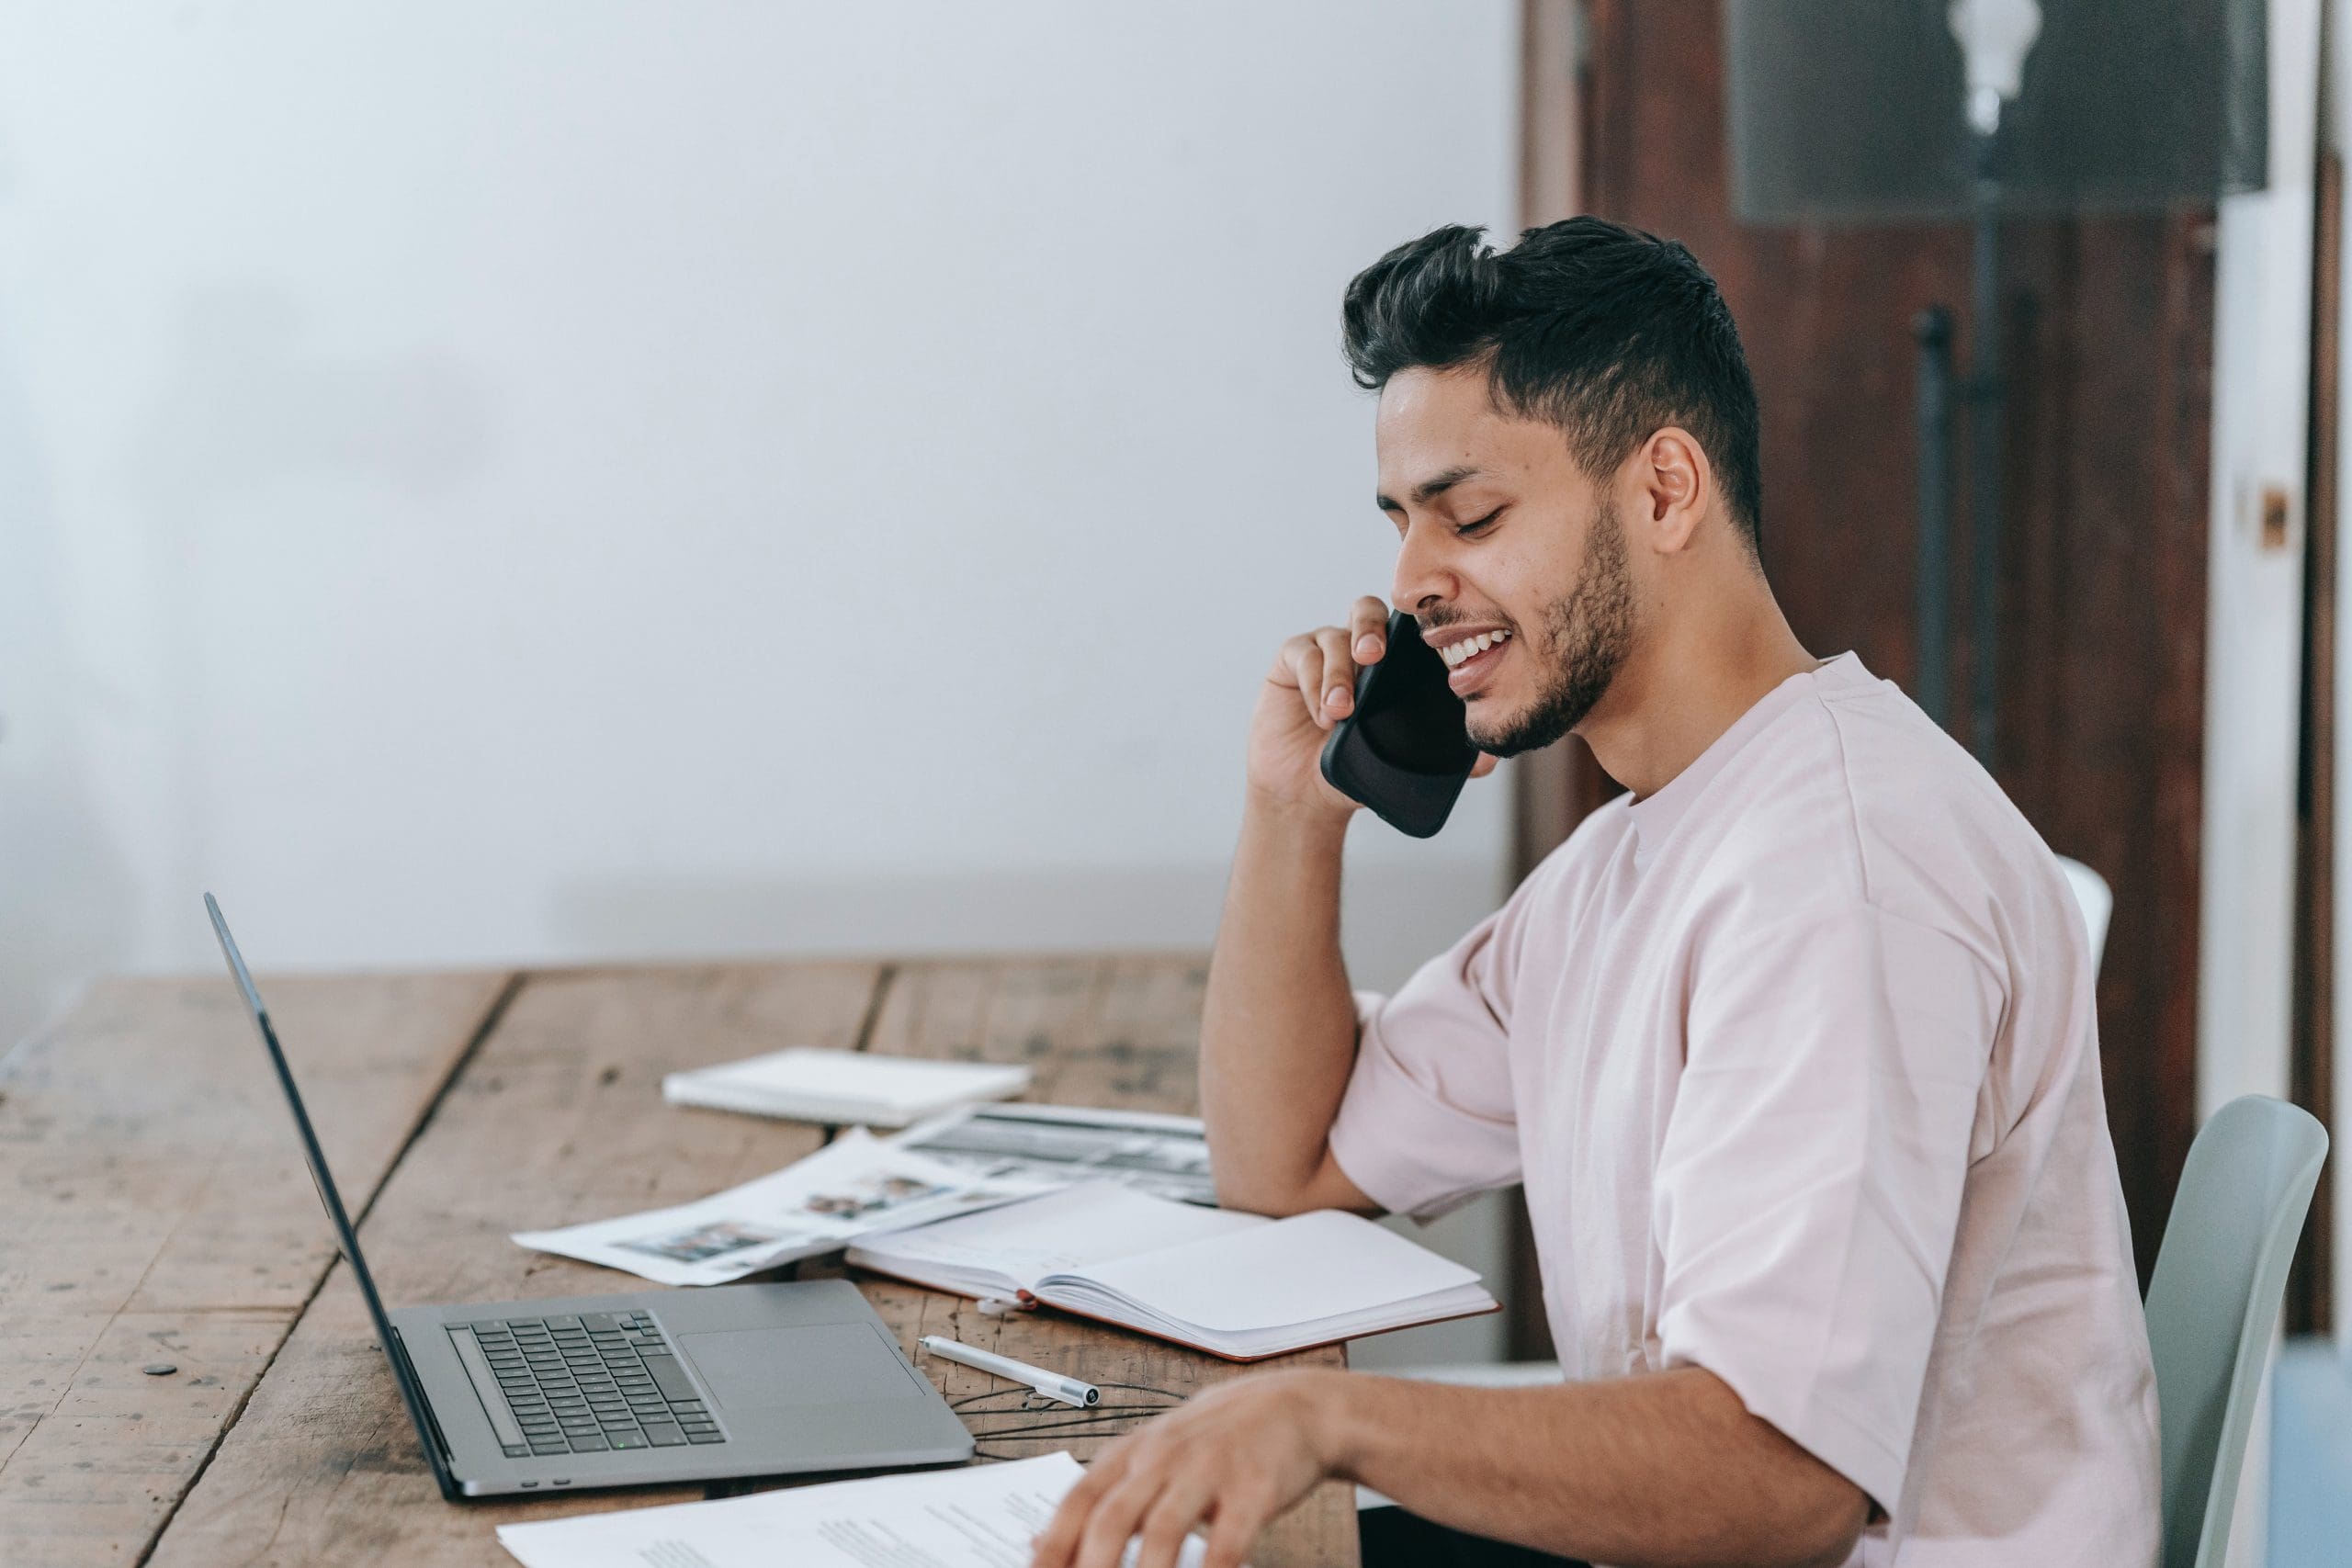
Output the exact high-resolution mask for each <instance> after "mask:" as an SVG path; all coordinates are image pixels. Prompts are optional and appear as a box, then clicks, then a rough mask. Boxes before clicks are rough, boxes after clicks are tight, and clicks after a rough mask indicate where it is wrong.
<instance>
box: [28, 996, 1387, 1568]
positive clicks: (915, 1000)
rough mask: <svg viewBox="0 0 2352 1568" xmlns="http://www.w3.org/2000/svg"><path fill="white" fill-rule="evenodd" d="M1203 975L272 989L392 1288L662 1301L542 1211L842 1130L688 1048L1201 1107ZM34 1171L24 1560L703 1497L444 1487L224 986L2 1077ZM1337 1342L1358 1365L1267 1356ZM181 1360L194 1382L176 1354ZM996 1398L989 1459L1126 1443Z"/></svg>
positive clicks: (1040, 1351) (809, 1143)
mask: <svg viewBox="0 0 2352 1568" xmlns="http://www.w3.org/2000/svg"><path fill="white" fill-rule="evenodd" d="M1203 977H1204V961H1203V960H1202V959H1201V958H1199V957H1198V956H1197V955H1191V954H1182V955H1173V956H1138V957H1073V958H1034V959H1033V958H1018V959H982V960H941V961H924V962H917V963H906V964H887V963H863V962H828V963H814V962H809V963H782V964H724V965H704V966H695V967H662V968H628V969H582V970H541V971H530V972H524V973H478V974H434V975H386V976H351V977H309V978H303V977H295V978H283V979H270V978H266V977H265V978H264V980H263V981H262V983H261V984H262V990H263V994H264V995H265V997H266V998H267V999H268V1002H269V1004H270V1010H271V1013H272V1016H273V1017H274V1018H275V1020H276V1021H277V1026H278V1031H279V1033H280V1035H281V1037H282V1038H283V1039H284V1041H285V1043H286V1045H287V1050H288V1055H289V1057H290V1059H291V1060H292V1063H293V1066H294V1070H295V1073H296V1075H297V1077H298V1078H299V1080H300V1083H301V1085H302V1089H303V1094H304V1097H305V1099H306V1100H307V1101H308V1103H309V1105H310V1108H311V1116H312V1118H313V1120H314V1121H315V1122H316V1123H317V1125H318V1128H319V1134H320V1138H321V1140H322V1143H323V1144H324V1145H325V1148H326V1150H327V1155H328V1158H329V1160H330V1162H331V1163H332V1165H333V1168H334V1174H335V1179H336V1181H337V1183H338V1184H339V1185H340V1186H341V1188H342V1189H343V1193H344V1198H345V1202H346V1203H348V1204H349V1205H351V1207H352V1209H353V1211H354V1212H355V1213H356V1214H358V1215H359V1216H361V1217H360V1220H359V1225H360V1234H361V1237H362V1239H363V1240H364V1241H365V1243H366V1244H367V1246H368V1259H369V1262H370V1264H371V1266H372V1267H373V1268H374V1269H376V1271H377V1277H378V1285H379V1288H380V1289H381V1290H382V1291H383V1292H384V1293H385V1296H386V1298H387V1299H388V1301H390V1303H393V1304H399V1303H411V1302H426V1301H450V1302H457V1301H498V1300H503V1299H514V1298H528V1297H534V1296H552V1295H563V1294H571V1293H580V1292H597V1291H606V1290H624V1289H628V1288H630V1287H631V1286H632V1285H633V1284H634V1283H635V1281H633V1280H629V1279H628V1278H627V1277H625V1276H622V1275H617V1274H615V1273H612V1272H610V1271H607V1270H604V1269H595V1268H593V1267H591V1266H589V1265H587V1264H582V1263H575V1262H572V1261H571V1260H569V1259H566V1258H552V1257H548V1256H546V1255H543V1254H540V1253H535V1252H526V1251H525V1250H524V1249H523V1248H521V1247H516V1246H515V1244H514V1243H512V1242H511V1241H509V1240H507V1235H508V1233H509V1232H510V1231H513V1230H516V1229H520V1228H524V1227H526V1226H538V1225H558V1224H571V1223H574V1222H576V1221H581V1220H587V1219H593V1218H601V1217H605V1216H609V1215H614V1214H621V1213H628V1212H630V1211H633V1210H638V1209H646V1208H652V1207H656V1206H659V1205H662V1204H668V1203H675V1202H681V1201H685V1200H688V1199H692V1198H696V1197H700V1196H702V1195H704V1194H706V1193H708V1192H711V1191H715V1190H718V1189H719V1188H722V1187H726V1186H729V1185H731V1184H733V1183H735V1182H739V1181H742V1180H745V1179H749V1178H751V1177H753V1176H757V1175H760V1174H762V1173H763V1172H766V1171H770V1170H773V1169H775V1168H777V1167H779V1166H782V1165H785V1164H786V1163H788V1162H790V1161H791V1160H794V1159H797V1158H798V1157H800V1156H803V1155H806V1154H808V1153H809V1152H810V1151H811V1150H812V1149H814V1148H816V1147H817V1146H819V1145H820V1144H821V1143H822V1142H823V1141H824V1137H825V1132H824V1130H822V1129H820V1128H815V1127H807V1126H799V1125H796V1124H793V1123H787V1122H764V1121H761V1120H758V1119H755V1118H752V1117H748V1116H732V1115H728V1114H724V1113H719V1112H708V1111H682V1110H676V1109H673V1108H670V1107H666V1106H664V1105H663V1104H662V1101H661V1096H660V1087H659V1086H660V1081H661V1078H662V1074H663V1073H665V1072H668V1071H672V1070H674V1069H676V1068H680V1067H684V1066H698V1065H702V1064H707V1063H711V1062H718V1061H724V1060H728V1059H729V1058H731V1057H736V1056H744V1055H752V1054H754V1053H757V1052H760V1051H763V1050H772V1049H775V1048H776V1047H777V1046H779V1045H782V1044H785V1043H802V1044H818V1045H835V1046H854V1047H857V1048H861V1049H866V1050H874V1051H888V1052H895V1053H899V1054H902V1055H918V1056H952V1057H958V1058H968V1059H976V1060H988V1061H1022V1062H1027V1063H1029V1064H1031V1065H1032V1066H1034V1067H1035V1069H1036V1075H1037V1077H1036V1085H1035V1089H1034V1090H1033V1091H1032V1092H1033V1096H1034V1098H1035V1099H1038V1100H1054V1101H1058V1102H1062V1103H1069V1104H1078V1105H1103V1106H1122V1107H1129V1108H1135V1109H1144V1110H1172V1111H1189V1110H1191V1109H1193V1102H1194V1055H1195V1047H1196V1045H1197V1043H1198V1037H1199V1019H1200V1004H1201V987H1202V982H1203ZM0 1181H5V1186H0V1192H5V1194H6V1199H5V1201H6V1211H5V1218H0V1562H5V1563H6V1564H8V1565H9V1568H32V1565H35V1564H51V1563H75V1564H80V1563H139V1562H153V1563H156V1564H159V1565H164V1564H169V1565H174V1568H178V1565H184V1564H196V1563H205V1564H211V1563H235V1564H246V1563H287V1564H292V1563H303V1564H309V1563H341V1562H350V1563H368V1564H374V1563H379V1562H397V1563H401V1564H404V1565H405V1564H457V1563H467V1564H498V1563H506V1562H511V1561H512V1560H511V1559H510V1558H508V1557H507V1556H506V1555H505V1553H504V1552H503V1551H502V1550H501V1549H500V1548H499V1546H498V1545H497V1543H496V1541H495V1540H494V1539H493V1537H492V1533H491V1532H492V1527H493V1526H494V1525H496V1524H499V1523H502V1522H504V1521H508V1520H515V1519H523V1518H544V1517H550V1516H552V1515H557V1514H564V1513H580V1512H586V1511H589V1510H592V1509H599V1508H615V1507H629V1506H643V1505H645V1504H649V1503H654V1502H675V1501H682V1500H684V1499H688V1498H691V1497H695V1496H698V1495H704V1489H699V1488H687V1487H673V1488H668V1489H663V1490H660V1491H638V1492H632V1493H624V1494H609V1493H608V1494H601V1495H599V1494H583V1495H577V1496H569V1497H563V1498H550V1499H533V1500H531V1501H529V1502H484V1503H471V1504H449V1503H445V1502H443V1501H442V1500H441V1498H440V1496H439V1495H438V1493H437V1492H435V1489H434V1486H433V1483H432V1481H431V1479H430V1477H429V1475H428V1474H427V1472H426V1471H425V1469H424V1460H423V1458H422V1457H421V1455H420V1454H419V1452H418V1450H417V1441H416V1437H415V1434H414V1431H413V1428H412V1427H410V1425H409V1423H408V1420H407V1418H406V1416H404V1414H403V1413H402V1411H401V1404H400V1400H399V1396H398V1394H397V1393H396V1391H395V1390H394V1388H393V1385H392V1382H391V1379H390V1376H389V1375H388V1373H387V1372H386V1371H385V1369H384V1365H383V1361H382V1358H381V1355H380V1354H379V1351H378V1349H377V1348H376V1346H375V1342H374V1337H373V1336H372V1335H371V1333H370V1332H369V1330H368V1324H367V1318H366V1314H365V1312H364V1310H363V1308H362V1306H361V1303H360V1300H359V1295H358V1292H357V1291H356V1289H355V1288H354V1286H353V1284H352V1282H351V1280H350V1278H349V1273H348V1270H346V1269H344V1268H343V1267H342V1266H341V1265H340V1263H339V1262H337V1261H336V1260H335V1258H334V1246H333V1242H332V1238H331V1236H330V1234H329V1231H328V1229H327V1224H326V1219H325V1216H324V1215H323V1214H322V1213H321V1211H320V1209H319V1205H318V1201H317V1199H316V1198H315V1197H314V1196H313V1195H312V1194H311V1190H310V1183H309V1180H308V1179H307V1177H306V1176H305V1174H304V1172H303V1169H302V1165H301V1159H300V1153H299V1150H298V1146H297V1145H296V1143H295V1139H294V1133H293V1127H292V1124H291V1122H289V1120H288V1116H287V1113H286V1110H285V1106H284V1102H283V1101H282V1100H280V1099H279V1097H278V1095H277V1091H276V1089H275V1087H274V1086H273V1084H272V1082H271V1080H270V1077H269V1074H268V1066H267V1062H266V1058H265V1057H264V1055H262V1051H261V1047H260V1045H259V1043H257V1042H256V1041H255V1039H254V1035H253V1032H252V1028H251V1025H250V1024H249V1022H248V1021H247V1020H246V1018H245V1015H244V1013H243V1010H242V1008H241V1007H240V1006H239V1004H238V1002H237V999H236V997H235V994H234V992H233V991H232V988H231V987H230V985H229V982H228V980H227V978H226V976H202V977H197V978H187V979H153V980H121V981H109V982H105V983H102V984H100V985H99V986H97V987H95V988H94V989H93V990H92V991H91V992H90V993H89V995H88V996H86V997H85V998H84V1000H83V1002H82V1004H81V1005H80V1006H79V1008H77V1009H76V1010H74V1012H73V1014H72V1015H71V1016H70V1017H68V1018H67V1019H66V1020H65V1021H63V1022H62V1024H60V1025H59V1026H57V1027H56V1028H54V1029H51V1030H50V1031H48V1032H45V1033H44V1034H42V1035H40V1036H39V1037H37V1038H36V1039H34V1040H32V1041H30V1042H28V1043H26V1045H25V1046H24V1047H23V1048H22V1049H21V1050H19V1051H18V1052H17V1054H16V1055H14V1056H13V1057H12V1058H10V1059H9V1061H8V1062H7V1063H6V1067H5V1069H0ZM858 1282H859V1284H860V1286H861V1288H863V1289H864V1290H865V1292H866V1294H867V1296H868V1298H869V1299H870V1300H872V1301H873V1303H874V1304H875V1306H876V1309H877V1310H878V1311H879V1312H880V1313H881V1314H882V1316H883V1318H884V1320H885V1321H887V1322H888V1323H889V1324H890V1325H891V1326H892V1327H893V1328H894V1329H895V1330H896V1331H897V1333H898V1334H899V1338H900V1340H901V1342H902V1343H903V1344H905V1345H906V1346H907V1347H908V1348H910V1352H911V1349H912V1346H913V1341H914V1340H915V1338H916V1337H918V1336H920V1335H922V1334H927V1333H943V1334H949V1335H952V1336H954V1337H956V1338H959V1339H963V1340H966V1341H968V1342H971V1343H974V1344H978V1345H983V1346H989V1345H993V1346H997V1347H1001V1348H1003V1349H1004V1350H1006V1351H1007V1352H1008V1353H1009V1354H1012V1355H1014V1356H1018V1357H1021V1358H1023V1359H1034V1360H1039V1361H1045V1362H1049V1363H1051V1364H1052V1365H1054V1366H1056V1367H1060V1368H1067V1369H1069V1371H1073V1372H1075V1373H1076V1374H1078V1375H1079V1376H1081V1377H1084V1378H1087V1379H1089V1380H1091V1381H1093V1382H1105V1383H1133V1384H1138V1385H1142V1386H1145V1387H1148V1388H1155V1389H1163V1390H1169V1391H1171V1392H1173V1393H1179V1394H1181V1393H1189V1392H1191V1391H1193V1390H1196V1389H1199V1388H1203V1387H1206V1386H1207V1385H1209V1384H1211V1383H1215V1382H1221V1381H1222V1380H1224V1379H1226V1378H1228V1377H1233V1376H1237V1375H1240V1376H1247V1375H1249V1373H1250V1371H1255V1370H1258V1369H1254V1368H1240V1367H1236V1366H1234V1365H1232V1364H1230V1363H1227V1362H1224V1361H1219V1360H1216V1359H1212V1358H1209V1357H1204V1356H1201V1355H1197V1354H1195V1353H1193V1352H1191V1351H1188V1350H1183V1349H1181V1348H1177V1347H1174V1346H1170V1345H1167V1344H1164V1343H1162V1342H1160V1341H1158V1340H1153V1339H1148V1338H1144V1337H1139V1336H1136V1335H1130V1334H1125V1333H1122V1332H1119V1331H1117V1330H1114V1329H1110V1328H1105V1327H1101V1326H1097V1325H1091V1324H1087V1323H1083V1322H1080V1321H1078V1320H1075V1319H1070V1318H1066V1317H1061V1316H1058V1315H1055V1314H1038V1315H1035V1316H1034V1317H1020V1318H1013V1319H1001V1318H985V1317H981V1316H980V1315H979V1314H978V1313H977V1312H975V1311H973V1310H972V1303H968V1302H966V1301H964V1300H962V1299H960V1298H957V1297H953V1296H947V1295H942V1294H939V1293H937V1292H931V1291H924V1290H920V1289H916V1288H914V1287H911V1286H907V1285H902V1284H899V1283H896V1282H893V1281H889V1280H878V1279H870V1278H861V1279H860V1280H859V1281H858ZM916 1363H917V1365H919V1366H921V1367H922V1368H923V1370H924V1371H926V1372H928V1373H929V1374H930V1375H931V1376H932V1377H933V1378H934V1379H935V1380H938V1381H939V1382H940V1383H941V1386H942V1388H943V1389H944V1392H945V1393H946V1394H947V1396H948V1398H949V1399H950V1400H951V1401H953V1402H964V1403H965V1404H967V1405H970V1404H975V1403H977V1404H978V1405H980V1406H1001V1405H1002V1404H1005V1403H1007V1402H1006V1401H1004V1400H1002V1399H1001V1398H999V1399H978V1400H977V1401H975V1398H974V1396H978V1395H981V1394H983V1393H987V1392H989V1391H991V1390H998V1391H1001V1390H1002V1389H1003V1388H1004V1386H1005V1385H1003V1384H1001V1383H999V1382H995V1380H993V1379H989V1378H988V1377H986V1376H985V1375H984V1374H982V1373H979V1372H976V1371H968V1370H967V1369H965V1368H961V1367H956V1366H952V1365H946V1364H943V1363H941V1362H940V1361H938V1360H937V1359H934V1358H931V1357H927V1356H926V1357H917V1358H916ZM1316 1364H1320V1365H1333V1366H1336V1365H1340V1364H1341V1359H1340V1355H1339V1353H1338V1352H1337V1351H1321V1352H1308V1353H1306V1354H1303V1355H1300V1356H1296V1357H1293V1358H1289V1359H1287V1360H1285V1361H1282V1362H1269V1363H1263V1364H1262V1365H1264V1366H1277V1365H1292V1366H1295V1365H1316ZM163 1365H170V1366H172V1367H174V1368H175V1371H171V1372H169V1373H166V1374H162V1375H153V1376H151V1375H147V1374H146V1373H145V1372H143V1371H142V1368H145V1367H148V1366H163ZM1015 1403H1017V1401H1015ZM1145 1403H1148V1402H1145ZM1161 1403H1165V1402H1164V1401H1163V1402H1161ZM1137 1418H1138V1419H1141V1418H1143V1417H1140V1416H1139V1417H1137ZM967 1420H971V1421H973V1422H974V1423H975V1425H976V1429H981V1430H986V1431H989V1432H990V1433H991V1434H992V1435H989V1436H987V1437H985V1438H983V1439H982V1441H981V1444H980V1447H981V1450H982V1451H983V1452H984V1453H992V1454H1021V1455H1026V1454H1028V1453H1032V1452H1046V1451H1049V1450H1051V1449H1053V1448H1057V1447H1069V1448H1070V1449H1072V1450H1075V1451H1077V1453H1078V1454H1079V1457H1080V1458H1081V1459H1083V1458H1085V1457H1087V1455H1088V1454H1089V1453H1090V1452H1091V1450H1093V1449H1094V1448H1095V1447H1097V1446H1099V1444H1100V1443H1101V1442H1102V1441H1103V1439H1102V1438H1076V1439H1069V1438H1060V1437H1056V1438H1050V1439H1046V1438H1027V1439H1023V1438H1018V1437H1012V1436H1005V1435H1001V1433H999V1432H998V1431H997V1429H998V1428H1001V1427H1003V1426H1004V1425H1006V1423H1005V1422H1003V1421H1002V1420H1001V1419H991V1418H989V1417H987V1416H982V1415H979V1414H978V1413H977V1412H974V1413H972V1414H968V1415H967ZM981 1423H985V1426H983V1425H981ZM729 1489H730V1490H743V1489H745V1488H743V1487H742V1486H741V1483H736V1484H735V1485H734V1486H733V1487H731V1488H729ZM712 1490H718V1489H715V1488H714V1489H712ZM1253 1560H1254V1562H1257V1563H1258V1564H1259V1565H1260V1568H1286V1565H1292V1564H1299V1565H1304V1564H1351V1563H1353V1562H1355V1561H1356V1554H1355V1519H1354V1513H1353V1508H1352V1502H1351V1496H1350V1494H1349V1492H1348V1490H1347V1489H1346V1488H1345V1487H1343V1486H1340V1485H1338V1484H1331V1485H1327V1486H1325V1487H1323V1488H1321V1489H1320V1490H1319V1491H1318V1492H1317V1494H1316V1495H1314V1496H1313V1497H1311V1498H1310V1499H1309V1500H1308V1501H1307V1503H1306V1505H1304V1506H1301V1507H1300V1508H1299V1509H1297V1510H1295V1512H1294V1513H1292V1514H1291V1515H1290V1516H1289V1517H1286V1518H1285V1519H1284V1520H1283V1521H1282V1522H1281V1524H1280V1525H1279V1526H1277V1527H1276V1529H1275V1530H1274V1531H1273V1532H1271V1533H1270V1534H1269V1536H1268V1538H1267V1540H1265V1541H1264V1542H1263V1543H1262V1545H1261V1549H1260V1551H1258V1552H1257V1553H1256V1554H1255V1557H1254V1559H1253Z"/></svg>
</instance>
